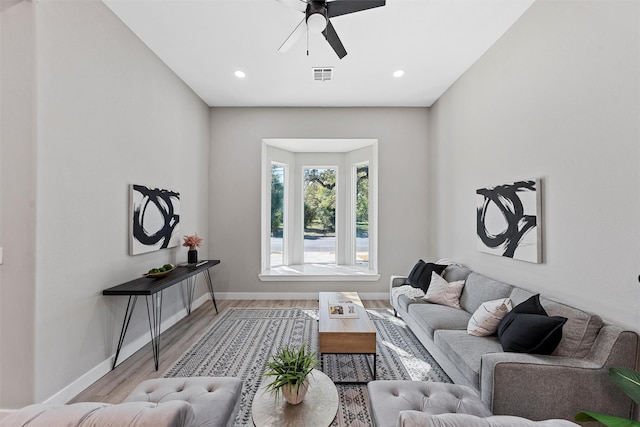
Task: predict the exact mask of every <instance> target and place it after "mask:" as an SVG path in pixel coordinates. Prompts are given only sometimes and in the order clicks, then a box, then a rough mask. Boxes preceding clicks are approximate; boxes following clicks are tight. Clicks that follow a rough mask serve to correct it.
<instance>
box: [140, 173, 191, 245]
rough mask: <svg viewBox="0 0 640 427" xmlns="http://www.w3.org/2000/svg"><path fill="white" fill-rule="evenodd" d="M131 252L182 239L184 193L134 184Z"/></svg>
mask: <svg viewBox="0 0 640 427" xmlns="http://www.w3.org/2000/svg"><path fill="white" fill-rule="evenodd" d="M129 218H130V239H129V254H130V255H138V254H142V253H145V252H152V251H157V250H159V249H165V248H172V247H175V246H178V244H179V243H180V193H178V192H177V191H172V190H165V189H161V188H151V187H146V186H144V185H136V184H132V185H131V188H130V217H129Z"/></svg>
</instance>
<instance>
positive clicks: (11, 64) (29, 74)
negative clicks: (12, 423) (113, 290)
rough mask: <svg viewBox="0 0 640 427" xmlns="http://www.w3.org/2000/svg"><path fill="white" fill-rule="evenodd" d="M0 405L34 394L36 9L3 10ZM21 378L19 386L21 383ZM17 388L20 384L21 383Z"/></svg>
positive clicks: (0, 57) (24, 6) (16, 403)
mask: <svg viewBox="0 0 640 427" xmlns="http://www.w3.org/2000/svg"><path fill="white" fill-rule="evenodd" d="M0 24H1V27H0V54H1V55H0V93H1V94H2V97H1V98H0V242H2V243H1V244H0V246H3V248H4V257H3V258H4V260H3V264H2V265H1V266H0V408H4V407H16V406H19V405H21V404H24V403H30V402H32V401H33V396H34V394H35V372H34V370H33V366H34V365H33V364H34V357H35V355H34V344H35V342H34V340H33V337H34V332H35V304H34V302H35V268H34V267H33V259H34V257H35V253H36V251H35V247H36V237H35V234H36V233H35V216H36V214H35V198H36V191H35V190H36V163H35V153H36V145H35V137H36V127H35V121H36V102H35V96H36V95H35V92H36V86H35V31H34V30H35V15H34V13H33V8H32V6H31V2H26V1H23V2H21V3H19V4H17V5H15V6H13V7H11V8H9V9H6V10H4V11H3V12H2V14H0ZM16 386H17V387H16ZM16 388H17V390H16Z"/></svg>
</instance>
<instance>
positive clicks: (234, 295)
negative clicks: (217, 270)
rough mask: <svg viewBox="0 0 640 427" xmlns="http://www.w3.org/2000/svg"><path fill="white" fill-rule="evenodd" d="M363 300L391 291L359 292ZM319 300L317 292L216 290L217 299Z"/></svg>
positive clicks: (384, 297)
mask: <svg viewBox="0 0 640 427" xmlns="http://www.w3.org/2000/svg"><path fill="white" fill-rule="evenodd" d="M358 296H360V299H362V300H375V299H382V300H388V299H389V292H358ZM218 299H220V300H228V299H236V300H249V299H251V300H275V299H281V300H294V299H302V300H317V299H318V293H317V292H295V293H291V292H287V293H284V292H216V300H218Z"/></svg>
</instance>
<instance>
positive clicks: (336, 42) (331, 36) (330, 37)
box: [322, 21, 347, 59]
mask: <svg viewBox="0 0 640 427" xmlns="http://www.w3.org/2000/svg"><path fill="white" fill-rule="evenodd" d="M322 35H324V38H326V39H327V41H328V42H329V45H331V47H332V48H333V50H334V51H335V52H336V54H337V55H338V58H340V59H342V58H344V57H345V56H347V51H346V50H345V48H344V46H343V45H342V42H341V41H340V37H338V33H336V30H335V28H333V25H331V21H327V28H325V29H324V31H323V32H322Z"/></svg>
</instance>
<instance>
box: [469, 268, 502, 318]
mask: <svg viewBox="0 0 640 427" xmlns="http://www.w3.org/2000/svg"><path fill="white" fill-rule="evenodd" d="M512 289H513V286H511V285H508V284H506V283H502V282H499V281H497V280H493V279H489V278H488V277H485V276H482V275H480V274H478V273H471V274H469V276H468V277H467V280H466V282H465V285H464V289H463V290H462V295H460V306H461V307H462V308H463V309H464V310H466V311H468V312H469V313H473V312H474V311H476V310H477V309H478V307H480V305H481V304H482V303H483V302H486V301H493V300H497V299H500V298H507V297H508V296H509V294H510V293H511V290H512Z"/></svg>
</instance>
